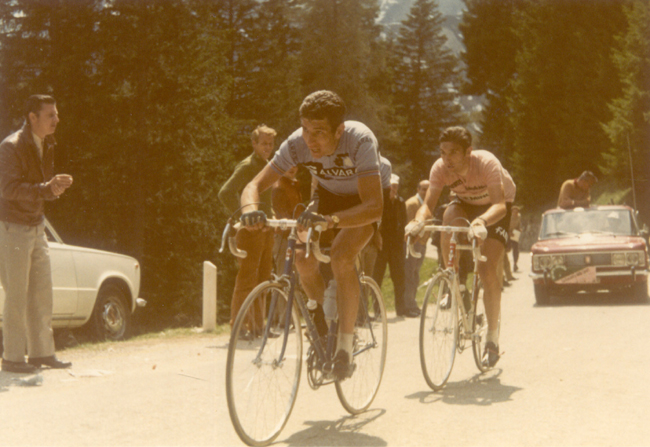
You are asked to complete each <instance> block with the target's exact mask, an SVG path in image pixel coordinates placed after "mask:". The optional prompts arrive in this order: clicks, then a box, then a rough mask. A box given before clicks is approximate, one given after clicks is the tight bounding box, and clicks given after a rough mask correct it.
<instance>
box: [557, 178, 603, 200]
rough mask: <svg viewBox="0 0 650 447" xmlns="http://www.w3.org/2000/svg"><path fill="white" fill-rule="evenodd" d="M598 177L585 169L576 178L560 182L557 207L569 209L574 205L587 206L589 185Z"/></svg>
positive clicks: (592, 184)
mask: <svg viewBox="0 0 650 447" xmlns="http://www.w3.org/2000/svg"><path fill="white" fill-rule="evenodd" d="M597 181H598V179H597V178H596V176H595V175H594V173H593V172H591V171H585V172H583V173H582V174H580V177H578V178H576V179H570V180H567V181H565V182H564V183H562V187H561V188H560V197H559V198H558V200H557V207H558V208H564V209H565V210H570V209H573V208H576V207H583V208H585V207H588V206H589V205H590V204H591V195H590V190H591V187H592V186H594V183H596V182H597Z"/></svg>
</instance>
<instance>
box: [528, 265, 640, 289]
mask: <svg viewBox="0 0 650 447" xmlns="http://www.w3.org/2000/svg"><path fill="white" fill-rule="evenodd" d="M648 274H649V271H648V270H647V269H641V270H637V269H633V268H632V269H628V270H603V271H596V275H595V276H596V281H594V282H591V283H564V284H560V283H556V281H554V280H553V279H552V277H551V272H550V271H545V272H541V273H538V272H531V273H529V274H528V276H530V277H531V278H532V279H533V282H534V283H535V284H545V285H555V284H557V285H563V286H590V285H594V286H597V285H598V284H602V285H606V284H613V285H623V284H632V283H635V282H637V281H639V282H640V281H647V279H648Z"/></svg>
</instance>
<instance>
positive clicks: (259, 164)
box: [219, 124, 276, 332]
mask: <svg viewBox="0 0 650 447" xmlns="http://www.w3.org/2000/svg"><path fill="white" fill-rule="evenodd" d="M275 135H276V132H275V130H274V129H271V128H270V127H268V126H266V125H264V124H261V125H259V126H257V128H255V130H253V132H252V134H251V144H252V145H253V153H252V154H250V155H249V156H248V157H246V158H245V159H243V160H242V161H240V162H239V164H238V165H237V166H236V167H235V171H234V172H233V173H232V175H231V176H230V178H229V179H228V180H227V181H226V183H224V185H223V186H222V187H221V190H220V191H219V200H220V201H221V203H222V204H223V205H224V206H225V207H226V209H227V210H228V212H229V213H231V214H233V213H235V212H236V211H237V210H238V209H239V199H240V195H241V193H242V190H243V189H244V187H245V186H246V185H247V184H248V182H250V181H251V180H253V178H254V177H255V176H256V175H257V174H258V173H259V172H260V171H261V170H262V169H263V168H264V167H265V166H266V165H267V163H268V160H269V157H270V156H271V153H272V152H273V146H274V144H275ZM271 200H272V199H271V190H270V189H269V190H268V191H266V192H264V193H262V194H260V197H259V209H261V210H263V211H264V212H266V213H268V214H269V215H270V214H271V213H272V211H271ZM246 211H250V209H249V208H243V209H242V212H243V213H245V212H246ZM273 234H274V233H273V232H272V231H266V230H265V231H249V230H248V229H247V228H243V229H242V230H241V231H239V232H237V247H238V248H239V249H241V250H244V251H246V252H247V253H248V256H246V257H245V258H243V259H239V272H238V273H237V278H236V279H235V290H234V291H233V294H232V301H231V303H230V326H232V325H233V324H235V318H237V314H238V313H239V309H240V308H241V305H242V304H244V300H245V299H246V297H247V296H248V294H249V293H251V290H253V289H254V288H255V287H256V286H257V285H258V284H259V283H261V282H262V281H266V280H267V279H269V278H270V277H271V272H272V271H273ZM260 324H261V323H260ZM249 329H250V330H251V331H252V332H255V330H258V329H259V330H261V328H255V327H251V328H249Z"/></svg>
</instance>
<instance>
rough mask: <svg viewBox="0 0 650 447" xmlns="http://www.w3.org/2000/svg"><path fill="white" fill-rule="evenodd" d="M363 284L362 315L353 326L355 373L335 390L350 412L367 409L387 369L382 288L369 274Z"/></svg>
mask: <svg viewBox="0 0 650 447" xmlns="http://www.w3.org/2000/svg"><path fill="white" fill-rule="evenodd" d="M360 284H361V289H360V293H359V300H360V303H359V304H360V305H359V315H357V321H356V324H355V328H354V363H355V364H356V368H355V371H354V373H353V374H352V377H350V378H348V379H345V380H342V381H337V382H335V387H336V394H337V395H338V397H339V400H340V401H341V404H342V405H343V408H345V409H346V410H347V411H348V412H349V413H350V414H359V413H362V412H364V411H366V410H367V409H368V407H370V404H372V401H373V400H374V399H375V396H376V395H377V391H378V390H379V385H380V384H381V379H382V376H383V373H384V366H385V364H386V347H387V341H388V338H387V336H388V323H387V321H386V309H385V307H384V300H383V297H382V295H381V289H380V288H379V286H378V285H377V283H376V282H375V281H374V280H373V279H372V278H370V277H369V276H364V277H362V278H361V281H360ZM363 303H365V306H364V305H363ZM364 349H365V350H364Z"/></svg>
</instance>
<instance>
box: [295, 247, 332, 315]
mask: <svg viewBox="0 0 650 447" xmlns="http://www.w3.org/2000/svg"><path fill="white" fill-rule="evenodd" d="M305 255H306V253H305V250H304V249H296V270H298V273H299V274H300V284H302V289H303V290H304V291H305V293H306V294H307V297H309V299H312V300H314V301H318V303H319V304H323V294H324V293H325V281H323V276H322V275H321V273H320V268H319V264H318V260H317V259H316V257H315V256H309V257H308V258H306V257H305Z"/></svg>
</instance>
